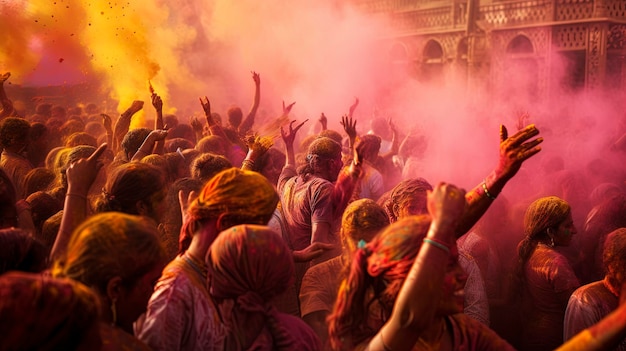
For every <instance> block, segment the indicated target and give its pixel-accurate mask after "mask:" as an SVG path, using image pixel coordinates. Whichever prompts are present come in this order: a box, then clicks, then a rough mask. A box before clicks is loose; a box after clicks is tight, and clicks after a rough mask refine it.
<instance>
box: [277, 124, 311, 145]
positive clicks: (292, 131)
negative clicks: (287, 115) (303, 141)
mask: <svg viewBox="0 0 626 351" xmlns="http://www.w3.org/2000/svg"><path fill="white" fill-rule="evenodd" d="M307 121H308V119H305V120H304V122H302V123H300V124H298V125H297V126H296V127H295V128H294V127H293V124H294V123H296V120H295V119H294V120H293V121H291V122H290V123H289V133H285V131H284V130H283V127H280V136H281V137H282V138H283V142H285V145H287V146H293V142H294V140H295V139H296V133H297V132H298V130H300V128H302V126H303V125H304V124H305V123H306V122H307Z"/></svg>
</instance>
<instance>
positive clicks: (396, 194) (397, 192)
mask: <svg viewBox="0 0 626 351" xmlns="http://www.w3.org/2000/svg"><path fill="white" fill-rule="evenodd" d="M432 190H433V186H432V185H431V184H430V183H429V182H428V181H426V179H424V178H412V179H405V180H403V181H401V182H400V183H398V184H397V185H396V186H395V187H394V188H393V189H392V191H391V196H390V198H389V202H388V204H387V205H386V207H387V212H388V214H389V220H390V221H391V222H392V223H393V222H395V221H397V220H399V219H401V218H404V217H407V216H414V215H422V214H426V213H428V209H427V208H426V195H427V194H428V191H432Z"/></svg>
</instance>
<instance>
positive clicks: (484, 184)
mask: <svg viewBox="0 0 626 351" xmlns="http://www.w3.org/2000/svg"><path fill="white" fill-rule="evenodd" d="M483 191H484V192H485V195H486V196H487V197H488V198H490V199H491V200H495V199H496V197H495V196H492V195H491V194H490V193H489V190H487V180H486V179H483Z"/></svg>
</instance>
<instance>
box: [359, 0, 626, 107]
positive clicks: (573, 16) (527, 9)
mask: <svg viewBox="0 0 626 351" xmlns="http://www.w3.org/2000/svg"><path fill="white" fill-rule="evenodd" d="M353 1H355V2H356V3H357V4H358V5H359V6H360V8H361V9H363V10H364V11H367V12H370V13H376V14H378V15H381V14H385V15H388V16H390V18H391V19H392V22H393V23H394V26H395V30H396V32H397V35H398V38H397V39H395V40H391V42H402V44H403V45H404V46H405V47H406V48H407V50H406V52H407V55H406V60H407V62H408V63H409V65H415V66H418V67H419V66H420V65H422V64H423V63H424V59H423V53H424V48H425V46H426V44H427V43H428V42H429V41H430V40H434V41H436V42H437V43H439V44H440V45H441V47H442V49H443V53H444V54H443V64H444V65H446V66H453V65H454V64H459V62H460V61H459V59H458V58H459V57H460V53H459V52H458V50H459V44H460V43H461V41H463V40H465V41H466V42H467V46H466V51H467V54H466V55H465V58H464V60H465V61H464V62H465V63H466V64H467V65H468V66H469V67H468V70H469V72H470V76H471V75H472V74H480V75H484V74H485V73H487V75H488V76H489V77H490V79H491V80H492V85H493V86H495V87H497V86H499V85H500V84H501V82H503V81H504V80H503V79H504V78H505V77H503V72H504V71H505V68H506V65H507V64H508V63H507V62H508V61H507V60H508V59H511V55H508V54H507V52H506V48H507V46H508V45H509V44H510V43H511V41H512V40H513V39H514V38H516V37H517V36H520V35H522V36H525V37H527V38H528V39H529V40H530V42H531V43H532V46H533V52H532V53H530V54H527V55H525V57H524V59H526V60H529V59H530V60H534V61H535V62H536V63H537V64H538V66H537V70H538V76H537V88H538V89H539V91H540V93H541V94H542V95H545V94H547V93H548V91H549V89H550V86H549V84H550V83H549V80H550V79H549V78H548V77H549V76H550V63H551V62H552V56H553V55H554V54H555V53H559V52H565V53H567V52H570V51H572V52H574V51H576V52H584V55H581V56H580V57H583V58H584V60H585V62H584V69H585V74H584V79H585V82H584V83H585V84H584V85H585V87H586V88H588V89H594V88H597V87H600V86H602V85H603V81H604V80H605V78H606V77H605V75H606V74H607V73H606V72H607V68H606V66H607V53H609V54H610V55H612V56H611V60H613V61H611V64H612V65H613V66H612V69H613V70H618V71H619V72H621V73H620V74H622V75H623V76H624V77H623V79H622V81H626V24H625V23H626V0H522V1H500V0H421V1H415V0H353ZM616 60H618V61H619V60H622V61H623V63H621V61H620V62H616ZM620 65H621V66H623V67H624V68H623V69H620V67H621V66H620ZM485 67H487V68H489V72H485ZM616 67H617V68H616ZM415 72H417V73H416V74H419V69H417V70H415ZM470 78H471V77H470ZM622 87H626V86H624V85H622Z"/></svg>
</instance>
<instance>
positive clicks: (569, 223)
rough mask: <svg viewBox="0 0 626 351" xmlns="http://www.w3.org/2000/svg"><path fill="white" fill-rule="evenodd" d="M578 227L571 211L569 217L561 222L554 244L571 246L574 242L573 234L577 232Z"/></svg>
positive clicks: (556, 231) (555, 233)
mask: <svg viewBox="0 0 626 351" xmlns="http://www.w3.org/2000/svg"><path fill="white" fill-rule="evenodd" d="M576 233H577V231H576V227H575V226H574V220H573V219H572V214H571V213H570V214H569V215H568V216H567V218H566V219H565V220H564V221H563V222H561V223H559V226H558V227H557V228H556V230H555V232H554V245H555V246H569V244H570V243H571V242H572V236H574V234H576Z"/></svg>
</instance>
